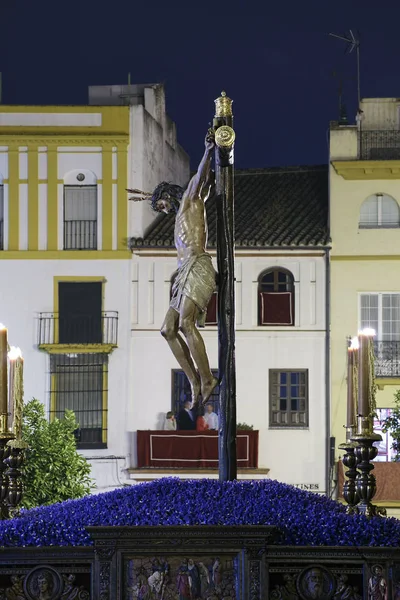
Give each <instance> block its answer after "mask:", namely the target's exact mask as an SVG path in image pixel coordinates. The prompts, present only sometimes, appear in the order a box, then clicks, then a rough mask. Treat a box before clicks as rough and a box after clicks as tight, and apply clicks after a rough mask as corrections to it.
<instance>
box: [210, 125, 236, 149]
mask: <svg viewBox="0 0 400 600" xmlns="http://www.w3.org/2000/svg"><path fill="white" fill-rule="evenodd" d="M235 137H236V135H235V132H234V130H233V129H232V127H229V125H221V127H218V129H217V130H216V132H215V143H216V144H217V146H218V147H219V148H226V147H229V146H233V142H234V141H235Z"/></svg>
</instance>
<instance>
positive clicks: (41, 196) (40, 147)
mask: <svg viewBox="0 0 400 600" xmlns="http://www.w3.org/2000/svg"><path fill="white" fill-rule="evenodd" d="M19 120H21V122H22V123H23V124H22V125H18V124H16V123H18V122H19ZM67 122H73V123H77V122H80V123H81V124H80V125H79V126H78V125H74V126H70V125H66V124H65V123H67ZM89 122H93V123H96V126H93V125H88V124H87V123H89ZM27 123H28V124H27ZM32 123H34V124H32ZM45 123H47V124H45ZM85 123H86V124H85ZM128 144H129V107H127V106H126V107H125V106H106V107H104V106H103V107H100V106H1V107H0V172H1V174H2V175H3V185H4V198H5V204H6V205H7V210H6V211H5V212H6V215H5V222H4V227H5V229H6V231H5V236H4V237H5V240H6V246H5V250H4V251H1V252H0V260H1V259H14V258H15V259H19V258H23V259H29V258H32V259H37V258H49V259H54V258H58V259H62V260H65V259H69V260H70V259H80V260H82V259H108V258H129V257H130V253H129V251H128V248H127V237H128V198H127V193H126V191H125V190H126V187H127V186H128V155H127V149H128ZM72 156H74V161H72V160H71V157H72ZM94 156H96V157H98V163H99V165H100V166H99V168H98V173H96V175H97V184H98V190H99V193H100V194H101V213H102V214H101V215H99V216H98V218H99V219H101V234H100V236H99V250H85V251H68V250H67V251H64V250H62V245H63V240H62V237H61V236H62V225H60V223H62V214H60V212H61V211H60V205H61V206H62V194H63V184H64V180H63V176H64V175H65V170H66V167H63V165H65V164H72V162H74V165H75V166H74V168H79V166H80V165H81V164H82V165H85V161H86V163H88V162H89V163H90V160H89V159H88V157H89V158H90V157H92V162H93V157H94ZM23 194H25V195H23ZM43 207H45V208H43ZM43 212H44V213H45V215H43V214H42V213H43ZM43 223H45V225H43ZM43 229H45V231H43ZM25 231H26V235H23V236H22V237H21V232H25ZM23 238H24V239H23Z"/></svg>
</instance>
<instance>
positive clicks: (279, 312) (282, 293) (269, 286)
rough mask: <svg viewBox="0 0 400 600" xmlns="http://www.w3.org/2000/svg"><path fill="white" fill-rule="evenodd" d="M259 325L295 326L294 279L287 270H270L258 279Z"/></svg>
mask: <svg viewBox="0 0 400 600" xmlns="http://www.w3.org/2000/svg"><path fill="white" fill-rule="evenodd" d="M258 324H259V325H294V278H293V275H292V274H291V273H290V272H289V271H286V270H285V269H268V271H263V272H262V273H261V275H260V277H259V278H258Z"/></svg>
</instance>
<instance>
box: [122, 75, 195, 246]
mask: <svg viewBox="0 0 400 600" xmlns="http://www.w3.org/2000/svg"><path fill="white" fill-rule="evenodd" d="M130 140H131V142H130V145H129V149H128V186H129V187H130V188H135V189H139V190H142V191H145V192H152V191H153V190H154V188H155V187H156V186H157V185H158V184H159V183H161V181H171V182H173V183H177V184H179V185H182V186H184V185H186V184H187V182H188V181H189V177H190V164H189V157H188V155H187V154H186V153H185V151H184V150H183V149H182V148H181V146H179V144H178V143H177V140H176V129H175V126H174V124H173V123H172V122H171V120H170V119H169V118H168V116H167V115H166V113H165V95H164V89H163V88H162V86H157V87H156V88H146V89H145V102H144V105H142V104H139V105H136V106H131V107H130ZM129 209H130V214H129V235H130V236H131V237H143V235H144V233H145V231H146V230H147V228H148V227H149V225H150V224H151V223H152V222H153V221H154V218H155V216H156V215H155V213H154V212H153V211H152V210H151V208H150V206H149V204H148V202H130V206H129Z"/></svg>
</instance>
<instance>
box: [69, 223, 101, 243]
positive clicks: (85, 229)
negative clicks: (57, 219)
mask: <svg viewBox="0 0 400 600" xmlns="http://www.w3.org/2000/svg"><path fill="white" fill-rule="evenodd" d="M64 250H97V220H94V221H93V220H92V221H87V220H84V221H82V220H79V221H64Z"/></svg>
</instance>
